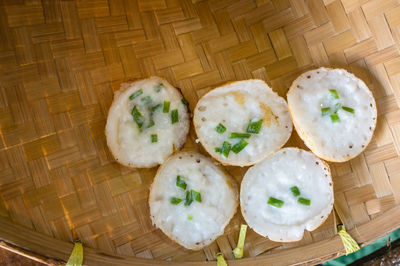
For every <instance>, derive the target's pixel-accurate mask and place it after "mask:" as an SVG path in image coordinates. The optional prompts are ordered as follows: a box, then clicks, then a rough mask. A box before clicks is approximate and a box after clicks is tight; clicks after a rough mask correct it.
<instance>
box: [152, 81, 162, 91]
mask: <svg viewBox="0 0 400 266" xmlns="http://www.w3.org/2000/svg"><path fill="white" fill-rule="evenodd" d="M162 87H164V84H162V83H160V84H157V85H156V86H155V87H154V89H155V90H156V92H160V91H161V89H162Z"/></svg>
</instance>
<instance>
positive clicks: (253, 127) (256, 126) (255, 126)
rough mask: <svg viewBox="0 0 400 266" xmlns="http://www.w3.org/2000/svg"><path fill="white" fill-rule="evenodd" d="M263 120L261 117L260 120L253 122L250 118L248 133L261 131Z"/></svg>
mask: <svg viewBox="0 0 400 266" xmlns="http://www.w3.org/2000/svg"><path fill="white" fill-rule="evenodd" d="M262 122H263V120H262V119H260V120H258V121H254V122H252V121H251V120H250V122H249V125H248V126H247V130H246V132H247V133H254V134H258V133H259V132H260V130H261V126H262Z"/></svg>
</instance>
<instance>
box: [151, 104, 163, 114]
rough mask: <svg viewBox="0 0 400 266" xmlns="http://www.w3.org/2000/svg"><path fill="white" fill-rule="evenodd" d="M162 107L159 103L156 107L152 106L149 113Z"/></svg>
mask: <svg viewBox="0 0 400 266" xmlns="http://www.w3.org/2000/svg"><path fill="white" fill-rule="evenodd" d="M161 106H162V104H161V103H159V104H157V105H154V106H153V107H151V112H154V111H156V110H157V109H158V108H160V107H161Z"/></svg>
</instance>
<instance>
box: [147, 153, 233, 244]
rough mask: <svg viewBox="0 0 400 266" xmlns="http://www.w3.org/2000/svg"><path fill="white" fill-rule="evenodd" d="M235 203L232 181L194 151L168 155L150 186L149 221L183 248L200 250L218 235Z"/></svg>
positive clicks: (221, 232)
mask: <svg viewBox="0 0 400 266" xmlns="http://www.w3.org/2000/svg"><path fill="white" fill-rule="evenodd" d="M237 204H238V192H237V186H236V183H235V182H234V180H233V179H232V178H231V177H230V176H229V175H228V174H227V173H226V172H225V171H224V170H223V169H222V168H221V167H220V166H217V165H216V164H214V163H213V161H212V160H210V159H209V158H206V157H205V156H203V155H200V154H198V153H192V152H181V153H178V154H175V155H173V156H171V157H170V158H168V160H167V161H166V162H164V164H162V165H161V167H160V169H159V170H158V172H157V174H156V176H155V178H154V182H153V184H152V186H151V189H150V198H149V205H150V217H151V220H152V222H153V224H154V225H155V226H156V227H158V228H160V229H161V230H162V231H163V232H164V233H165V234H166V235H167V236H168V237H170V238H171V239H172V240H174V241H175V242H177V243H178V244H180V245H182V246H184V247H185V248H187V249H195V250H196V249H201V248H203V247H204V246H206V245H208V244H210V243H211V242H213V241H214V240H215V239H216V238H217V237H218V236H220V235H222V234H223V233H224V228H225V226H226V225H227V224H228V222H229V221H230V219H231V218H232V217H233V215H234V214H235V212H236V208H237Z"/></svg>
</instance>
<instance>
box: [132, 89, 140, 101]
mask: <svg viewBox="0 0 400 266" xmlns="http://www.w3.org/2000/svg"><path fill="white" fill-rule="evenodd" d="M142 94H143V90H142V89H140V90H138V91H135V92H134V93H133V94H132V95H131V96H129V100H133V99H135V98H136V97H138V96H140V95H142Z"/></svg>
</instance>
